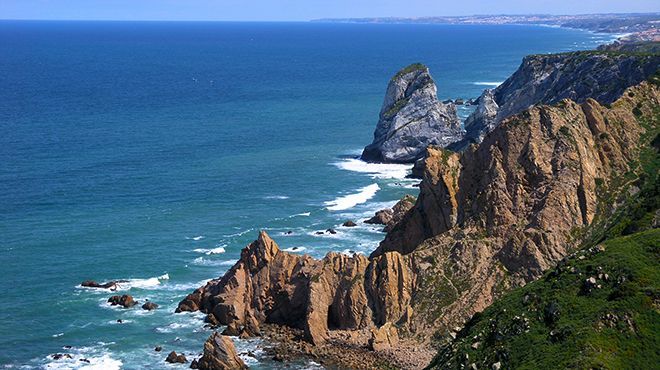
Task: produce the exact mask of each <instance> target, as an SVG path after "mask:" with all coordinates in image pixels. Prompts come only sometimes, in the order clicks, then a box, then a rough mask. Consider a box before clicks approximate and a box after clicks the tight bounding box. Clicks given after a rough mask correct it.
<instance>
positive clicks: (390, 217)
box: [364, 194, 416, 231]
mask: <svg viewBox="0 0 660 370" xmlns="http://www.w3.org/2000/svg"><path fill="white" fill-rule="evenodd" d="M415 200H416V199H415V197H413V196H412V195H408V194H407V195H405V196H404V197H403V198H401V200H399V201H398V202H397V203H396V204H395V205H394V206H393V207H392V208H387V209H381V210H380V211H378V212H376V214H375V215H374V216H373V217H371V218H369V219H368V220H365V221H364V222H365V223H367V224H376V225H385V229H384V231H388V230H390V229H391V228H392V227H393V226H394V225H396V224H398V223H399V221H401V220H402V219H403V217H404V216H405V214H406V213H407V212H408V211H409V210H410V209H411V208H412V207H413V206H414V205H415Z"/></svg>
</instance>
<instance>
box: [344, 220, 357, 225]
mask: <svg viewBox="0 0 660 370" xmlns="http://www.w3.org/2000/svg"><path fill="white" fill-rule="evenodd" d="M342 226H344V227H354V226H357V224H356V223H355V222H353V221H351V220H348V221H346V222H344V223H343V224H342Z"/></svg>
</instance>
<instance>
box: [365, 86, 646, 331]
mask: <svg viewBox="0 0 660 370" xmlns="http://www.w3.org/2000/svg"><path fill="white" fill-rule="evenodd" d="M658 107H659V100H658V88H657V87H655V86H653V85H650V84H647V83H643V84H641V85H640V86H635V87H632V88H630V89H628V90H627V91H626V92H625V93H624V94H623V96H622V97H621V98H620V99H619V100H618V101H616V102H614V103H613V104H612V106H611V108H608V107H605V106H602V105H600V104H599V103H598V102H597V101H595V100H593V99H587V100H586V101H585V102H584V103H582V104H578V103H575V102H573V101H570V100H563V101H561V102H560V103H559V104H557V105H556V106H552V107H551V106H536V107H534V108H531V109H529V110H527V111H525V112H523V113H521V114H518V115H515V116H513V117H511V118H509V119H507V120H505V121H504V122H503V123H502V124H501V125H500V126H498V127H497V128H495V129H494V130H493V131H492V132H491V133H490V134H488V135H486V136H485V138H484V141H483V142H482V143H481V145H479V146H478V147H475V148H473V149H471V150H468V151H466V152H464V153H462V154H455V153H449V152H446V151H441V150H433V149H431V150H429V153H430V155H429V157H428V158H427V159H426V163H425V165H424V179H423V181H422V185H421V187H420V196H419V198H418V200H417V203H416V204H415V207H414V208H413V209H411V210H410V211H409V212H408V214H407V215H406V217H404V219H403V220H402V221H401V222H400V223H399V224H398V225H397V226H396V227H395V228H393V229H392V231H391V232H390V233H388V235H387V237H386V239H385V240H384V241H383V242H382V243H381V245H380V247H379V248H378V250H377V251H375V252H374V253H373V254H372V257H376V256H381V255H383V254H384V253H387V252H391V251H397V252H399V253H401V254H403V255H404V259H405V260H408V261H409V266H411V267H410V269H409V270H411V271H414V272H415V274H414V275H415V276H414V280H415V282H416V283H415V292H414V297H416V298H415V299H413V300H412V309H413V313H414V315H413V317H412V319H411V320H408V325H407V328H408V330H410V331H411V332H413V333H420V332H425V331H427V329H429V328H443V327H444V328H450V327H452V326H453V325H454V324H455V323H460V322H461V320H460V319H458V320H455V318H467V317H469V316H470V315H472V314H473V313H474V312H476V311H480V310H482V309H484V308H485V307H487V306H488V305H489V304H490V303H491V302H492V301H493V300H494V299H495V298H496V297H497V296H499V295H500V294H502V293H503V292H504V291H506V290H508V289H510V288H512V287H515V286H520V285H523V284H525V283H526V282H529V281H531V280H533V279H535V278H537V277H538V276H540V275H541V273H542V272H543V271H544V270H546V269H548V268H549V267H551V266H553V265H554V264H555V263H556V262H557V261H558V260H560V259H561V258H563V257H564V256H566V255H567V254H568V253H569V252H570V251H571V250H572V249H573V248H575V247H576V246H577V245H579V244H580V242H581V240H582V238H584V237H587V236H588V235H589V230H590V229H589V227H590V226H591V225H593V224H594V222H597V221H598V222H605V220H606V218H607V217H608V213H607V212H606V211H605V210H607V209H608V208H607V207H615V205H616V202H613V203H614V204H609V205H608V204H603V203H602V201H600V200H599V197H600V199H602V197H603V196H604V194H605V191H606V189H607V192H608V193H609V194H618V193H619V192H620V191H621V189H620V188H617V186H619V185H616V184H617V182H616V181H613V180H612V179H613V178H616V177H617V176H620V175H621V174H624V173H626V172H627V171H628V170H629V169H630V167H629V164H630V163H633V162H634V160H635V158H637V156H638V154H639V147H640V135H641V134H642V133H643V132H644V128H643V127H642V125H641V124H640V122H639V121H638V117H647V118H646V119H648V117H654V114H655V113H654V112H657V110H658ZM656 120H657V118H656ZM656 122H657V121H656ZM656 124H657V123H656ZM611 196H612V195H611ZM599 207H600V208H599Z"/></svg>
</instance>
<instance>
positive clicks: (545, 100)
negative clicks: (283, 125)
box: [176, 51, 660, 369]
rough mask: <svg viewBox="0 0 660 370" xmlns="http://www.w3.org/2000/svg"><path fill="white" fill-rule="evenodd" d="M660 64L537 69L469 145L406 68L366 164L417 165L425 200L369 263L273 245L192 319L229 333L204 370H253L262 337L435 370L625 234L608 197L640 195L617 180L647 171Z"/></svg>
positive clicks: (223, 280)
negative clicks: (439, 359) (510, 304)
mask: <svg viewBox="0 0 660 370" xmlns="http://www.w3.org/2000/svg"><path fill="white" fill-rule="evenodd" d="M659 64H660V57H659V56H658V55H657V54H650V55H647V54H641V53H637V54H635V53H630V52H621V53H614V54H612V53H609V52H606V51H593V52H577V53H566V54H555V55H547V56H529V57H527V58H525V59H524V60H523V63H522V65H521V67H520V68H519V69H518V71H517V72H516V73H514V75H512V76H511V77H510V78H509V79H508V80H507V81H506V82H505V83H504V84H502V85H501V86H500V87H498V88H497V89H495V90H486V91H485V92H484V94H482V96H481V97H480V98H479V99H478V100H477V101H476V103H477V108H476V111H475V112H474V113H473V114H472V115H471V116H470V118H468V121H467V122H466V130H467V132H466V133H464V132H463V131H462V130H461V129H460V122H458V124H457V123H456V122H457V120H458V119H457V117H456V113H455V107H453V104H454V102H448V103H447V104H444V103H442V102H439V101H438V99H437V95H436V87H435V83H434V82H433V80H432V78H431V77H430V74H429V71H428V68H426V67H425V66H423V65H418V64H417V65H412V66H409V67H406V68H404V69H403V70H401V71H400V72H399V73H397V75H396V76H394V77H393V79H392V80H391V81H390V84H389V86H388V89H387V93H386V97H385V101H384V103H383V107H382V109H381V113H380V119H379V122H378V125H377V128H376V131H375V133H374V141H373V142H372V144H370V145H369V146H367V147H366V148H365V151H364V153H363V154H362V158H363V159H364V160H367V161H374V162H393V163H412V162H415V169H414V173H415V174H416V175H417V176H418V177H420V178H421V179H422V182H421V184H420V191H419V196H418V197H417V198H414V197H406V198H404V199H402V200H401V201H400V202H399V203H397V205H396V206H395V207H394V208H393V209H390V210H382V211H379V212H378V213H377V214H376V215H374V217H372V218H370V219H368V220H365V221H363V222H367V223H372V224H383V225H384V226H385V231H386V235H385V238H384V240H383V241H382V242H381V243H380V245H379V247H378V248H377V249H376V250H375V251H373V253H372V254H371V255H370V256H368V257H367V256H364V255H361V254H353V255H346V254H342V253H328V254H327V255H326V256H325V257H324V258H322V259H314V258H312V257H310V256H308V255H298V254H292V253H288V252H286V251H283V250H281V249H280V248H279V246H278V245H277V243H276V242H275V241H274V240H273V239H272V238H271V237H270V236H269V235H268V234H267V233H266V232H263V231H262V232H260V233H259V235H258V238H257V239H256V240H255V241H254V242H252V243H251V244H249V245H248V246H246V247H245V248H244V249H243V250H242V252H241V257H240V259H239V260H238V262H236V264H235V265H234V266H233V267H232V268H231V269H229V271H227V273H226V274H225V275H224V276H222V277H220V278H218V279H215V280H212V281H210V282H208V283H207V284H206V285H205V286H202V287H200V288H198V289H197V290H195V291H194V292H192V293H191V294H189V295H188V296H186V297H185V298H184V299H183V300H182V301H181V302H180V303H179V305H178V308H177V310H176V312H194V311H200V312H203V313H204V314H206V319H205V321H206V323H207V325H209V326H211V327H214V328H217V330H218V331H219V330H220V329H222V335H221V334H219V333H218V332H216V333H214V334H213V335H212V336H211V337H210V338H209V341H208V342H207V344H208V346H207V345H205V348H204V355H203V356H202V358H200V359H199V360H197V359H196V360H195V362H194V364H195V368H200V369H218V368H242V367H243V366H244V364H242V362H237V361H234V358H235V357H236V356H234V355H233V354H235V350H234V349H233V345H232V344H231V341H230V340H228V339H226V338H227V337H226V336H225V335H229V336H238V337H240V338H250V337H262V338H264V339H266V340H267V341H269V342H270V343H272V344H273V347H272V348H270V349H269V351H270V352H269V354H271V355H272V357H273V359H274V360H276V361H282V362H286V361H290V360H291V359H294V358H300V357H303V358H309V359H313V360H314V361H317V362H319V363H321V364H322V365H327V366H330V367H338V368H365V369H366V368H390V367H393V368H406V369H419V368H424V367H426V366H427V365H428V364H429V363H430V361H431V359H432V358H433V356H434V355H435V349H434V348H437V346H439V345H443V344H446V343H451V342H453V341H454V340H455V339H456V338H457V337H461V336H460V335H459V334H460V333H461V332H462V331H463V328H464V326H465V325H466V324H467V323H469V322H470V320H471V318H473V315H475V314H477V313H478V312H481V311H483V310H484V309H486V308H487V307H489V306H490V305H491V304H492V303H493V302H495V301H496V300H497V299H498V298H500V297H502V296H504V295H506V294H507V293H508V292H509V291H511V290H512V289H513V288H516V287H522V286H525V285H526V284H528V283H530V282H532V281H534V280H536V279H538V278H539V277H540V276H542V275H543V273H544V272H545V271H547V270H548V269H551V268H552V267H553V266H555V265H556V264H557V263H558V262H559V261H561V260H562V259H564V258H565V257H567V256H569V255H571V254H573V253H574V252H575V251H576V250H578V249H579V248H580V247H581V246H582V245H583V242H584V241H585V240H587V239H589V238H590V237H592V236H593V235H594V233H595V230H597V229H598V228H599V227H602V226H603V225H606V224H608V223H610V222H611V219H612V217H613V215H614V214H616V212H617V211H618V209H619V207H620V206H621V204H623V202H622V201H621V202H620V201H614V202H605V201H604V200H603V197H602V195H603V194H604V193H605V192H607V194H611V195H612V197H614V198H615V199H617V197H618V194H625V193H626V192H630V191H634V189H633V190H630V189H631V186H634V185H631V184H630V183H622V182H621V180H620V179H619V177H618V176H619V174H621V173H629V172H631V171H634V170H635V167H634V163H637V162H638V161H639V158H640V155H641V154H640V153H641V151H640V148H642V147H643V146H644V145H645V143H644V140H646V139H645V138H646V136H645V135H646V134H647V132H648V130H649V128H648V125H649V119H650V120H651V122H655V123H652V124H654V125H657V122H656V121H655V118H649V117H655V116H656V115H657V112H658V109H659V107H660V90H659V89H658V84H657V78H655V77H654V76H655V75H657V68H658V65H659ZM608 81H616V83H615V84H614V85H612V84H609V83H608ZM652 127H655V126H652ZM450 149H454V150H457V149H460V151H452V150H450ZM207 347H208V348H207ZM492 362H493V363H492V364H485V365H486V366H490V367H491V368H494V367H493V366H497V367H498V368H499V366H502V364H501V362H500V361H497V362H495V361H492Z"/></svg>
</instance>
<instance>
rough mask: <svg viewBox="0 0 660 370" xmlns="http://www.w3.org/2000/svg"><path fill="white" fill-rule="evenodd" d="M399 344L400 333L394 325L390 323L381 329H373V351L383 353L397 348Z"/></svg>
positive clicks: (371, 341)
mask: <svg viewBox="0 0 660 370" xmlns="http://www.w3.org/2000/svg"><path fill="white" fill-rule="evenodd" d="M398 343H399V332H398V331H397V329H396V327H395V326H394V325H392V323H390V322H388V323H385V325H383V326H381V327H380V328H373V329H371V338H370V339H369V348H370V349H371V350H372V351H382V350H385V349H390V348H392V347H395V346H396V345H397V344H398Z"/></svg>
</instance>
